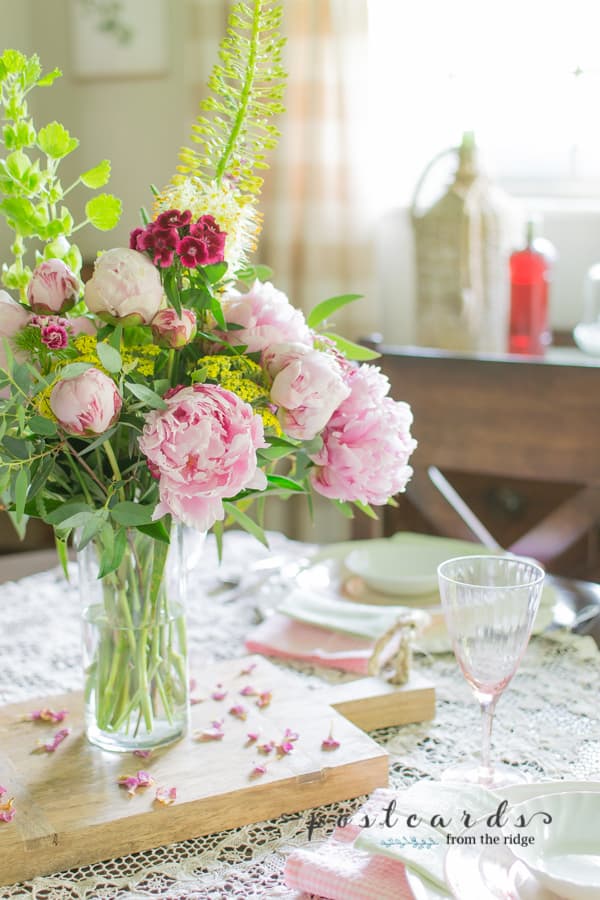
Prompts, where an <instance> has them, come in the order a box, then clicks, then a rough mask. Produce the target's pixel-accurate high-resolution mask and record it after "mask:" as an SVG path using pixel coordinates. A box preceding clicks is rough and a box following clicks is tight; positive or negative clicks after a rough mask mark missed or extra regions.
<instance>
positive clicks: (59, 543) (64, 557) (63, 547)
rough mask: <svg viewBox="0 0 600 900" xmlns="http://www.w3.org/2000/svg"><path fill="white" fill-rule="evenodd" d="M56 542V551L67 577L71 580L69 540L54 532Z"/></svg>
mask: <svg viewBox="0 0 600 900" xmlns="http://www.w3.org/2000/svg"><path fill="white" fill-rule="evenodd" d="M54 543H55V545H56V553H57V554H58V559H59V560H60V564H61V566H62V570H63V572H64V575H65V578H66V579H67V581H69V556H68V553H67V542H66V541H65V540H63V538H61V537H59V535H58V534H57V533H56V532H54Z"/></svg>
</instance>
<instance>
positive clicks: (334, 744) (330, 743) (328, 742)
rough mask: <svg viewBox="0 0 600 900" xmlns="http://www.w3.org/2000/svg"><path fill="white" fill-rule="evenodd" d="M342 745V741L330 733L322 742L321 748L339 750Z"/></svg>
mask: <svg viewBox="0 0 600 900" xmlns="http://www.w3.org/2000/svg"><path fill="white" fill-rule="evenodd" d="M339 746H340V742H339V741H336V739H335V738H334V737H332V736H331V735H329V737H326V738H325V740H324V741H322V742H321V750H337V748H338V747H339Z"/></svg>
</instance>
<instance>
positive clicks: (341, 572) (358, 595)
mask: <svg viewBox="0 0 600 900" xmlns="http://www.w3.org/2000/svg"><path fill="white" fill-rule="evenodd" d="M423 539H424V540H425V542H426V543H429V542H430V541H431V540H434V541H435V540H439V541H441V542H442V543H443V544H444V545H445V547H446V551H450V553H449V555H448V556H446V557H445V558H446V559H448V558H450V557H451V556H452V552H454V553H455V555H461V554H463V555H464V549H463V548H464V547H465V546H468V547H471V548H473V550H472V552H473V553H475V554H476V553H481V552H482V547H481V545H480V544H469V543H468V542H467V541H454V540H449V539H446V538H433V539H432V538H431V537H430V536H429V535H417V534H412V533H408V532H400V533H399V534H397V535H394V537H392V538H385V539H383V540H381V541H379V540H371V541H352V542H348V541H346V542H343V543H338V544H328V545H326V546H325V547H323V548H322V549H321V550H320V551H319V552H318V553H317V554H315V556H313V557H312V558H311V559H310V560H309V562H308V563H307V564H306V565H305V566H304V567H303V568H302V569H301V570H300V571H298V572H295V573H294V583H295V585H296V587H298V588H300V589H302V590H305V591H306V592H307V593H309V594H315V593H317V594H318V593H325V594H329V595H330V596H334V597H338V598H344V599H346V600H348V601H349V602H352V601H355V602H357V603H372V604H376V605H389V604H402V605H404V606H409V607H414V608H417V609H426V610H427V612H428V613H429V614H430V616H431V620H432V621H431V626H430V627H429V628H428V629H427V631H426V632H425V633H424V634H422V635H421V636H420V637H419V639H418V642H417V649H419V650H421V651H423V652H424V653H448V652H449V651H450V650H451V649H452V647H451V644H450V638H449V636H448V631H447V629H446V623H445V620H444V615H443V612H442V608H441V603H440V595H439V592H438V590H437V586H436V589H435V590H434V591H432V592H431V593H429V594H415V595H403V596H402V597H395V598H394V597H392V596H391V595H389V594H383V593H380V592H378V591H374V590H373V589H372V588H369V587H368V586H367V585H366V584H365V582H364V580H363V579H362V578H361V577H360V576H358V575H354V574H353V573H351V572H350V571H349V570H348V569H347V568H346V565H345V559H346V557H347V556H348V554H349V552H350V551H351V550H352V549H356V550H360V549H363V548H365V547H367V546H373V545H375V544H382V543H383V544H386V545H395V544H396V543H398V545H400V544H405V545H407V546H408V544H409V543H410V544H412V545H413V546H415V547H416V546H418V545H419V543H421V542H422V541H423ZM451 545H452V546H451ZM486 552H487V551H486ZM272 587H273V584H271V585H269V603H270V605H272V604H273V596H272V594H271V593H270V591H271V588H272ZM555 603H556V594H555V591H554V589H553V588H552V587H551V586H550V585H545V586H544V590H543V592H542V599H541V603H540V608H539V610H538V614H537V617H536V620H535V623H534V626H533V634H541V632H542V631H544V630H545V629H546V628H547V627H548V626H549V625H550V624H551V623H552V620H553V609H554V605H555Z"/></svg>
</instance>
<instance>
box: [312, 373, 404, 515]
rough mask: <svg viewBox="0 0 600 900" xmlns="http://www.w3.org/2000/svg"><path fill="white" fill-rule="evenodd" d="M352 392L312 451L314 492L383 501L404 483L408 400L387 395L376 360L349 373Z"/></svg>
mask: <svg viewBox="0 0 600 900" xmlns="http://www.w3.org/2000/svg"><path fill="white" fill-rule="evenodd" d="M347 380H348V384H349V386H350V395H349V396H348V397H347V398H346V399H345V400H344V401H343V403H342V404H341V405H340V406H339V407H338V409H337V410H336V411H335V412H334V414H333V415H332V417H331V419H330V420H329V422H328V423H327V426H326V427H325V430H324V432H323V435H322V437H323V447H322V448H321V450H320V451H319V453H317V454H315V455H314V456H312V457H311V458H312V460H313V462H315V463H316V464H317V468H316V469H313V471H312V472H311V479H312V483H313V486H314V488H315V490H316V491H318V493H320V494H323V495H324V496H325V497H330V498H332V499H334V500H359V501H361V502H362V503H374V504H375V505H381V504H383V503H386V502H387V500H388V499H389V498H390V497H392V496H393V495H394V494H397V493H398V492H399V491H403V490H404V488H405V487H406V483H407V482H408V480H409V478H410V476H411V475H412V469H411V468H410V466H409V465H408V459H409V457H410V455H411V453H412V451H413V450H414V449H415V447H416V446H417V443H416V441H415V440H413V438H412V437H411V434H410V426H411V424H412V413H411V410H410V406H409V405H408V404H407V403H402V402H397V401H395V400H392V398H391V397H388V396H387V393H388V391H389V388H390V385H389V381H388V379H387V378H386V377H385V376H384V375H382V374H381V372H380V371H379V369H378V368H376V367H375V366H367V365H362V366H360V367H359V368H358V369H355V370H353V371H351V372H349V373H348V375H347Z"/></svg>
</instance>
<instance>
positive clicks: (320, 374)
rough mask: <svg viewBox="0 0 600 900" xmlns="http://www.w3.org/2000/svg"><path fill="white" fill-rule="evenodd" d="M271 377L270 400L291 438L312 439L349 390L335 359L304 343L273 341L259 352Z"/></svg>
mask: <svg viewBox="0 0 600 900" xmlns="http://www.w3.org/2000/svg"><path fill="white" fill-rule="evenodd" d="M263 365H264V366H265V368H266V369H267V371H268V372H269V374H270V375H271V377H272V378H273V385H272V387H271V400H272V401H273V403H275V404H276V405H277V406H278V407H280V419H281V424H282V425H283V429H284V431H285V432H286V434H288V435H289V436H290V437H292V438H297V439H298V440H301V441H307V440H310V439H311V438H314V437H315V435H317V434H318V433H319V431H321V429H323V428H324V427H325V425H326V424H327V422H328V421H329V419H330V417H331V415H332V413H333V412H334V411H335V410H336V409H337V407H338V406H339V405H340V403H341V402H342V400H345V398H346V397H347V396H348V395H349V393H350V388H349V387H348V385H347V384H346V382H345V381H344V379H343V377H342V370H341V368H340V366H339V365H338V363H337V361H336V359H335V358H334V357H333V356H331V355H330V354H328V353H322V352H321V351H320V350H313V349H312V348H311V347H309V346H308V345H306V344H274V345H273V346H272V347H270V348H269V349H268V350H267V351H265V353H263Z"/></svg>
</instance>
